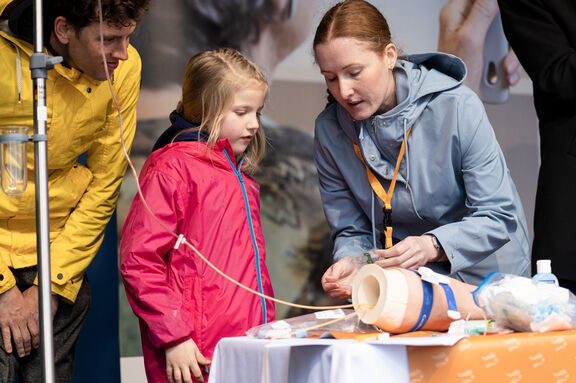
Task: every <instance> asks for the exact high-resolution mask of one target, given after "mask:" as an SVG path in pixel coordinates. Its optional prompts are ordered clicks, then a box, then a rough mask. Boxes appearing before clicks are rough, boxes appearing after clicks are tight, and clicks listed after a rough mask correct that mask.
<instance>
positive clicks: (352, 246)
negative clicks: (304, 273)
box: [314, 53, 530, 284]
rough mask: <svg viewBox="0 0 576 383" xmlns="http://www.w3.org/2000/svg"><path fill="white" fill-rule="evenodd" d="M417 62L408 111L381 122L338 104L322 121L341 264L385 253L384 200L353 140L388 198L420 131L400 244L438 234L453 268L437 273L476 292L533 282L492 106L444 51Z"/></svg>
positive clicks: (401, 188)
mask: <svg viewBox="0 0 576 383" xmlns="http://www.w3.org/2000/svg"><path fill="white" fill-rule="evenodd" d="M408 60H409V61H405V60H398V63H397V65H396V68H395V79H396V87H397V91H396V92H397V93H396V97H397V100H398V105H397V106H396V107H394V108H393V109H392V110H390V111H388V112H386V113H384V114H381V115H378V116H375V118H374V119H373V123H372V121H371V119H366V120H363V121H355V120H353V119H352V117H351V116H350V115H349V114H348V112H347V111H346V110H345V109H344V108H343V107H342V106H340V105H339V104H336V103H335V104H333V105H331V106H329V107H328V108H326V109H325V110H324V111H323V112H322V113H321V114H320V115H319V116H318V118H317V119H316V130H315V157H314V161H315V164H316V167H317V168H318V174H319V179H320V192H321V195H322V202H323V205H324V212H325V214H326V218H327V220H328V222H329V224H330V226H331V228H332V239H333V240H334V260H335V261H336V260H338V259H340V258H341V257H343V256H346V255H356V254H358V253H360V252H361V251H364V250H367V249H372V248H374V247H377V248H382V247H383V246H382V244H381V243H380V241H379V237H380V233H381V232H382V229H383V223H382V222H383V214H382V201H381V200H380V199H379V198H378V197H377V196H376V195H375V193H374V192H373V191H372V188H371V187H370V183H369V181H368V178H367V176H366V168H365V167H364V164H363V163H362V162H361V161H360V159H359V158H358V157H357V155H356V153H355V152H354V148H353V146H352V141H354V142H356V143H358V145H359V146H360V148H361V150H362V153H363V155H364V160H365V162H366V163H367V164H368V165H369V166H370V168H371V170H372V171H373V172H374V174H375V175H376V176H377V177H378V179H379V180H380V182H381V183H382V186H384V188H385V190H388V188H389V187H390V180H391V178H392V175H393V174H394V168H395V166H396V159H397V158H398V153H399V151H400V146H401V144H402V139H403V137H405V135H406V132H407V130H408V129H409V128H410V127H412V131H411V133H410V136H409V138H408V145H407V149H406V153H405V155H404V159H403V161H402V164H401V166H400V171H399V173H398V178H397V183H396V188H395V191H394V195H393V197H392V220H393V237H394V243H397V242H398V241H399V240H401V239H403V238H405V237H407V236H418V235H422V234H425V233H429V234H434V235H435V236H436V237H437V238H438V241H439V242H440V244H441V245H442V247H443V248H444V250H445V252H446V254H447V256H448V260H449V262H440V263H430V264H429V265H428V266H429V267H431V268H432V269H434V270H435V271H438V272H441V273H443V274H449V275H450V276H452V277H454V278H457V279H460V280H462V281H465V282H467V283H471V284H479V283H480V282H481V281H482V279H483V278H484V277H485V276H486V275H488V274H489V273H490V272H492V271H500V272H504V273H511V274H519V275H525V276H526V275H528V273H529V271H530V258H529V242H528V241H529V240H528V230H527V228H526V218H525V216H524V211H523V209H522V204H521V202H520V198H519V196H518V193H517V191H516V187H515V186H514V183H513V181H512V178H511V177H510V173H509V171H508V168H507V166H506V162H505V160H504V156H503V154H502V151H501V149H500V146H499V145H498V142H497V141H496V137H495V135H494V131H493V130H492V126H491V125H490V122H489V121H488V118H487V116H486V112H485V110H484V106H483V104H482V102H481V101H480V99H479V98H478V97H477V96H476V94H475V93H474V92H473V91H471V90H470V89H469V88H467V87H466V86H464V85H462V81H463V79H464V77H465V76H466V67H465V65H464V63H463V62H462V61H461V60H460V59H458V58H457V57H455V56H451V55H447V54H442V53H431V54H421V55H414V56H409V57H408Z"/></svg>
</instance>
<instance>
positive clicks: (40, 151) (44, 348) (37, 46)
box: [30, 0, 62, 383]
mask: <svg viewBox="0 0 576 383" xmlns="http://www.w3.org/2000/svg"><path fill="white" fill-rule="evenodd" d="M33 13H34V54H33V55H32V57H31V58H30V70H31V72H32V81H33V84H34V134H35V136H34V177H35V183H36V249H37V256H38V303H39V306H40V318H39V319H40V352H41V357H42V368H43V373H42V377H43V379H42V381H43V382H44V383H54V381H55V376H54V341H53V330H52V307H51V286H50V281H51V278H50V222H49V210H48V160H47V159H48V155H47V152H48V150H47V136H46V120H47V119H48V112H47V108H46V79H47V78H48V69H51V68H53V67H54V65H55V64H57V63H58V62H60V61H62V58H61V57H52V56H48V55H45V54H44V53H43V52H44V51H43V48H44V39H43V34H42V33H43V20H42V0H34V12H33Z"/></svg>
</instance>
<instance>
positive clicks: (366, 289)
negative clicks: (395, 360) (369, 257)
mask: <svg viewBox="0 0 576 383" xmlns="http://www.w3.org/2000/svg"><path fill="white" fill-rule="evenodd" d="M475 289H476V286H473V285H469V284H466V283H463V282H460V281H458V280H455V279H453V278H450V277H447V276H444V275H440V274H437V273H434V272H433V271H432V270H430V269H428V268H426V267H421V268H420V269H419V272H418V273H417V272H415V271H412V270H408V269H402V268H388V269H383V268H381V267H379V266H377V265H374V264H372V265H366V266H363V267H362V268H361V269H360V270H359V271H358V273H357V274H356V277H355V278H354V283H353V285H352V302H353V303H354V308H355V309H356V311H357V313H358V316H359V317H360V319H361V320H362V321H363V322H365V323H368V324H373V325H375V326H377V327H379V328H381V329H382V330H384V331H387V332H390V333H396V334H398V333H405V332H410V331H417V330H433V331H445V330H448V328H449V327H450V323H452V322H453V321H455V320H458V319H486V314H485V313H484V311H483V310H482V309H481V308H480V307H478V306H477V305H476V303H475V302H474V298H473V296H472V291H473V290H475Z"/></svg>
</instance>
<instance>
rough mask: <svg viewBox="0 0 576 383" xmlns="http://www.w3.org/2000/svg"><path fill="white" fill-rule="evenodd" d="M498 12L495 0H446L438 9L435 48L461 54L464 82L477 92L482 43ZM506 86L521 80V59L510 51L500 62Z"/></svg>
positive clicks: (482, 59)
mask: <svg viewBox="0 0 576 383" xmlns="http://www.w3.org/2000/svg"><path fill="white" fill-rule="evenodd" d="M497 13H498V2H497V0H449V1H448V2H447V3H446V4H445V5H444V6H443V7H442V10H441V11H440V35H439V36H438V51H440V52H446V53H451V54H453V55H455V56H458V57H460V58H461V59H462V60H463V61H464V62H465V63H466V67H467V68H468V75H467V77H466V80H464V81H465V83H466V85H467V86H468V87H469V88H471V89H472V90H473V91H474V92H476V94H479V91H480V82H481V79H482V74H483V69H484V57H483V51H484V42H485V41H486V33H487V32H488V29H489V28H490V24H491V23H492V20H494V17H495V16H496V14H497ZM503 67H504V71H505V72H506V80H507V82H508V84H509V85H515V84H516V83H518V81H520V75H521V67H520V61H519V60H518V58H517V57H516V55H515V54H514V52H513V51H512V50H510V51H509V52H508V55H507V56H506V57H505V59H504V62H503Z"/></svg>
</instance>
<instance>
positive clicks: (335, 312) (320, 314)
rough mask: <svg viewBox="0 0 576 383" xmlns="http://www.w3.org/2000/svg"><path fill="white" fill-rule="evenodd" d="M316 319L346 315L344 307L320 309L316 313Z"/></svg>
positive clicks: (337, 317) (336, 317)
mask: <svg viewBox="0 0 576 383" xmlns="http://www.w3.org/2000/svg"><path fill="white" fill-rule="evenodd" d="M315 315H316V319H339V318H343V317H344V311H342V309H336V310H325V311H318V312H317V313H315Z"/></svg>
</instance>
